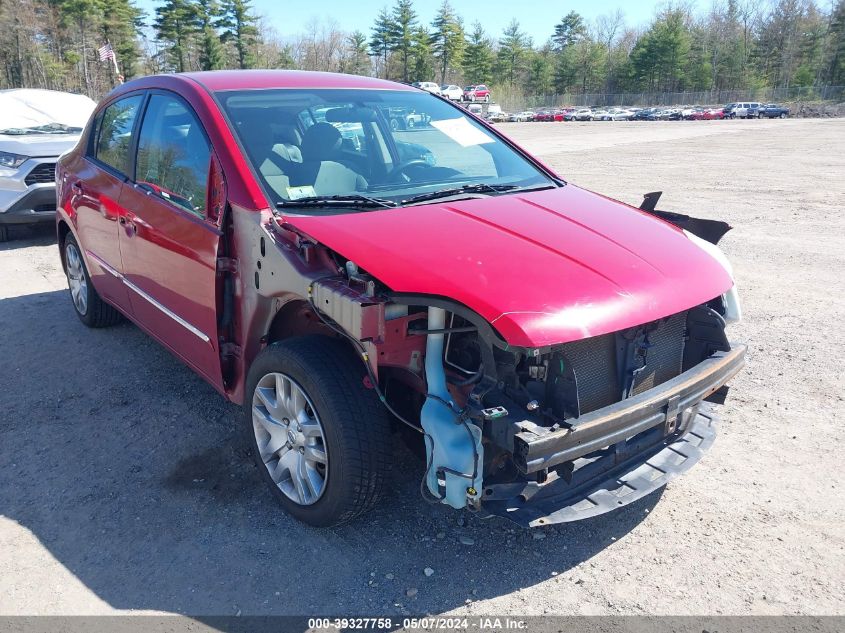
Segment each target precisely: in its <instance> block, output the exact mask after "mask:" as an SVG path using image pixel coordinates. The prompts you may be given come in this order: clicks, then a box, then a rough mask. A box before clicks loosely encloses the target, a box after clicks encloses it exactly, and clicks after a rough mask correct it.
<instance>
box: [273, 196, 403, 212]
mask: <svg viewBox="0 0 845 633" xmlns="http://www.w3.org/2000/svg"><path fill="white" fill-rule="evenodd" d="M276 206H277V207H279V208H280V209H282V208H288V207H352V208H355V209H364V208H368V207H395V206H396V203H395V202H393V200H388V199H387V198H373V197H371V196H364V195H361V194H357V193H356V194H346V195H337V196H309V197H307V198H299V199H298V200H280V201H279V202H277V203H276Z"/></svg>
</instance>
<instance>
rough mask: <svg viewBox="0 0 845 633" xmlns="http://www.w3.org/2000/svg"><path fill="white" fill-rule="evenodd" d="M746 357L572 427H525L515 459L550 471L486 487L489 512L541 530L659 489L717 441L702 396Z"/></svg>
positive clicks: (718, 359) (711, 365)
mask: <svg viewBox="0 0 845 633" xmlns="http://www.w3.org/2000/svg"><path fill="white" fill-rule="evenodd" d="M744 362H745V347H744V346H736V347H734V348H733V349H731V351H729V352H718V353H716V354H714V355H713V356H712V357H711V358H709V359H707V360H705V361H703V362H702V363H699V364H698V365H697V366H695V367H693V368H692V369H690V370H689V371H686V372H684V373H683V374H681V375H680V376H678V377H677V378H674V379H672V380H669V381H667V382H665V383H664V384H662V385H660V386H659V387H655V388H654V389H650V390H649V391H646V392H643V393H642V394H639V395H637V396H634V397H632V398H629V399H627V400H623V401H621V402H619V403H616V404H614V405H611V406H608V407H604V408H603V409H599V410H597V411H593V412H592V413H589V414H586V415H582V416H581V417H580V418H578V419H577V420H576V421H575V424H573V426H572V427H570V428H568V429H559V430H556V431H549V432H543V431H544V429H541V428H538V427H535V426H533V425H529V426H526V429H525V431H524V432H522V433H517V434H516V436H515V437H514V444H515V447H514V448H515V450H514V462H515V464H516V465H517V467H518V468H519V469H520V470H522V471H523V472H526V473H529V474H530V473H535V472H538V471H540V470H543V469H548V470H544V472H547V473H548V474H547V476H546V477H545V480H543V478H542V477H541V478H539V479H538V481H522V482H516V483H506V484H494V485H491V486H486V487H485V488H484V491H483V495H482V498H481V506H482V511H483V512H484V513H486V514H488V515H498V516H502V517H504V518H507V519H510V520H512V521H514V522H516V523H518V524H520V525H523V526H525V527H536V526H541V525H552V524H555V523H564V522H569V521H578V520H580V519H585V518H588V517H592V516H596V515H599V514H603V513H605V512H610V511H611V510H614V509H616V508H619V507H621V506H624V505H627V504H629V503H631V502H633V501H636V500H637V499H641V498H642V497H644V496H646V495H648V494H650V493H651V492H654V491H655V490H657V489H658V488H661V487H662V486H664V485H666V483H667V482H669V481H670V480H671V479H674V478H675V477H677V476H678V475H680V474H682V473H684V472H686V471H687V470H689V469H690V468H691V467H692V466H693V465H694V464H695V463H696V462H698V460H699V459H701V456H702V455H703V453H704V451H706V450H707V449H708V448H709V447H710V446H711V444H712V443H713V440H714V439H715V436H716V422H715V416H714V415H713V414H712V412H711V410H710V407H711V405H710V404H709V403H707V402H703V401H704V400H705V399H706V398H708V397H712V396H714V394H717V392H718V391H719V390H720V388H721V387H723V386H724V385H725V383H726V382H727V381H728V380H730V379H731V378H732V377H733V376H734V375H735V374H736V373H737V372H738V371H739V370H740V369H741V368H742V366H743V364H744ZM540 481H542V483H540Z"/></svg>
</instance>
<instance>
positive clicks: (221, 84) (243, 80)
mask: <svg viewBox="0 0 845 633" xmlns="http://www.w3.org/2000/svg"><path fill="white" fill-rule="evenodd" d="M166 76H168V77H182V78H184V79H189V80H194V81H196V82H197V83H200V84H202V85H203V86H205V87H206V88H207V89H208V90H211V91H218V90H259V89H272V88H361V89H370V90H413V88H412V87H411V86H407V85H405V84H400V83H396V82H393V81H387V80H385V79H376V78H374V77H363V76H361V75H344V74H341V73H324V72H315V71H304V70H211V71H205V72H191V73H181V74H176V75H166ZM425 83H428V82H425Z"/></svg>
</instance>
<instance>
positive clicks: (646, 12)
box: [137, 0, 665, 44]
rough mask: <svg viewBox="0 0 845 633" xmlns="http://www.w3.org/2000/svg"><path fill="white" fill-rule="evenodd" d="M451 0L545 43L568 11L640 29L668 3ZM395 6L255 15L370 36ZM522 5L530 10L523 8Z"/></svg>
mask: <svg viewBox="0 0 845 633" xmlns="http://www.w3.org/2000/svg"><path fill="white" fill-rule="evenodd" d="M441 1H442V0H415V2H414V8H415V9H416V11H417V14H418V15H419V18H420V21H421V22H422V23H424V24H426V25H429V24H430V23H431V20H432V19H433V17H434V14H435V13H436V11H437V8H438V7H439V6H440V4H441ZM450 1H451V4H452V6H453V7H454V8H455V9H456V10H457V12H458V13H459V14H460V15H461V16H463V18H464V23H465V24H466V25H471V24H472V23H473V22H475V21H476V20H478V21H480V22H481V25H482V26H483V27H484V30H485V31H487V33H488V34H490V35H491V36H494V37H495V36H498V35H499V34H500V33H501V32H502V30H503V29H504V28H505V27H506V26H507V25H508V24H509V23H510V21H511V20H512V19H513V18H516V19H517V20H518V21H519V23H520V26H521V27H522V30H523V31H524V32H525V33H527V34H528V35H530V36H531V37H532V38H534V42H535V44H540V43H542V42H545V41H546V40H547V39H548V38H549V37H550V36H551V34H552V31H553V30H554V25H555V24H556V23H557V22H559V21H560V19H561V18H562V17H563V16H564V15H565V14H566V13H568V12H569V11H576V12H578V13H580V14H581V15H583V16H584V17H585V18H587V20H588V21H590V22H592V21H593V20H595V18H597V17H598V16H600V15H604V14H608V13H611V12H613V11H615V10H616V9H622V10H623V11H624V13H625V21H626V23H627V24H628V26H639V25H644V24H647V23H648V22H649V20H650V18H651V17H652V15H654V10H655V8H656V7H659V6H661V5H663V4H665V2H664V1H663V0H628V1H625V0H587V1H585V0H578V1H574V2H573V1H569V2H560V3H558V2H547V1H545V0H527V1H526V0H450ZM137 2H138V6H139V7H140V8H142V9H143V10H144V11H146V12H147V22H150V21H151V20H152V17H153V16H154V15H155V7H156V6H157V5H159V4H161V3H160V2H156V0H137ZM393 4H394V3H393V0H321V2H317V3H309V2H307V1H305V0H293V1H291V0H253V7H254V9H255V12H256V13H257V14H259V15H262V16H265V17H266V18H267V21H268V22H269V24H270V25H271V26H272V27H273V28H274V29H275V30H276V32H278V34H279V35H281V36H282V37H285V36H291V35H296V34H297V33H300V32H302V31H304V30H305V26H306V25H307V24H308V22H309V21H310V20H312V19H313V18H318V19H324V20H325V19H327V18H332V19H334V20H335V21H336V22H337V23H338V25H339V26H340V28H341V29H343V30H344V31H355V30H360V31H362V32H364V33H366V34H367V35H368V36H369V34H370V28H371V27H372V24H373V22H374V21H375V17H376V14H378V12H379V10H381V9H382V8H383V7H390V6H392V5H393ZM523 7H524V8H525V9H526V10H521V8H523Z"/></svg>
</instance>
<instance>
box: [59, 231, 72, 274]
mask: <svg viewBox="0 0 845 633" xmlns="http://www.w3.org/2000/svg"><path fill="white" fill-rule="evenodd" d="M70 232H71V230H70V225H69V224H68V223H67V221H65V220H64V219H61V220H59V221H58V223H57V224H56V237H57V239H58V244H59V258H60V259H61V261H62V270H63V271H67V265H66V263H65V240H66V239H67V236H68V233H70Z"/></svg>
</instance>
